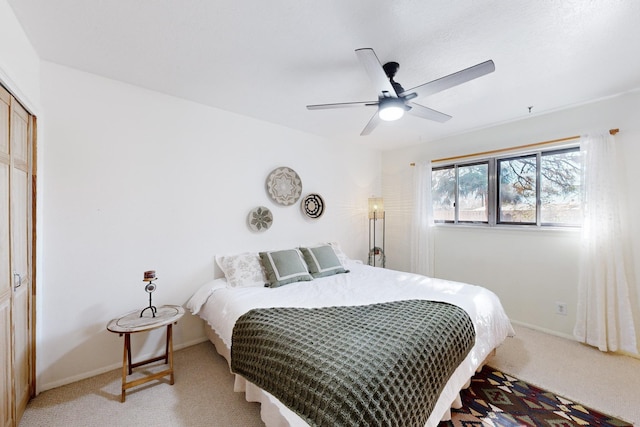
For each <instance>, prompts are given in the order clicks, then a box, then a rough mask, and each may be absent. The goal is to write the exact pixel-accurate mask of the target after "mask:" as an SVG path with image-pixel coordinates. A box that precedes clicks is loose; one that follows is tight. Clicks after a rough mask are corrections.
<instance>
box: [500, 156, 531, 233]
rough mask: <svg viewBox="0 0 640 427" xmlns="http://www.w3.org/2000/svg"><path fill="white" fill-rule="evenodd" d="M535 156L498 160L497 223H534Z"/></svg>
mask: <svg viewBox="0 0 640 427" xmlns="http://www.w3.org/2000/svg"><path fill="white" fill-rule="evenodd" d="M536 169H537V168H536V156H535V155H532V156H522V157H516V158H510V159H501V160H498V182H499V185H498V212H499V217H498V222H501V223H521V224H535V223H536Z"/></svg>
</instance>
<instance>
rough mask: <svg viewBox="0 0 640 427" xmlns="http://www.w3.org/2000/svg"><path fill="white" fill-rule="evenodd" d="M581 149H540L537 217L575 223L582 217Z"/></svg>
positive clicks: (560, 222) (578, 223)
mask: <svg viewBox="0 0 640 427" xmlns="http://www.w3.org/2000/svg"><path fill="white" fill-rule="evenodd" d="M580 178H581V171H580V151H579V150H578V149H577V148H575V149H568V150H560V151H552V152H546V153H542V156H541V160H540V221H541V222H542V223H543V224H551V225H553V224H562V225H573V226H577V225H580V224H581V221H582V203H581V188H580Z"/></svg>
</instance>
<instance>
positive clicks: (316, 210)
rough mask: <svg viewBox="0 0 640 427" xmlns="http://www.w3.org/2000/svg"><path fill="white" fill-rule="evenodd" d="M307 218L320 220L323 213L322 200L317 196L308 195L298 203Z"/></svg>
mask: <svg viewBox="0 0 640 427" xmlns="http://www.w3.org/2000/svg"><path fill="white" fill-rule="evenodd" d="M300 205H301V206H302V210H303V211H304V213H305V214H306V215H307V216H308V217H309V218H320V217H321V216H322V214H323V213H324V200H322V197H320V195H319V194H309V195H308V196H306V197H305V198H303V199H302V202H301V203H300Z"/></svg>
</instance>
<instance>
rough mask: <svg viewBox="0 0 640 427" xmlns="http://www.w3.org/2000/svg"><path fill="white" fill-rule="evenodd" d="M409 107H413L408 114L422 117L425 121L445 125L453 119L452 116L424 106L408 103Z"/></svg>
mask: <svg viewBox="0 0 640 427" xmlns="http://www.w3.org/2000/svg"><path fill="white" fill-rule="evenodd" d="M407 105H408V106H409V107H411V109H410V110H408V111H407V112H408V113H409V114H413V115H414V116H418V117H422V118H423V119H428V120H433V121H436V122H440V123H444V122H446V121H447V120H449V119H450V118H451V116H450V115H448V114H445V113H441V112H440V111H436V110H432V109H431V108H429V107H425V106H424V105H420V104H415V103H413V102H408V103H407Z"/></svg>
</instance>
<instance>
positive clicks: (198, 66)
mask: <svg viewBox="0 0 640 427" xmlns="http://www.w3.org/2000/svg"><path fill="white" fill-rule="evenodd" d="M8 1H9V4H10V5H11V6H12V8H13V9H14V11H15V13H16V15H17V17H18V19H19V20H20V22H21V23H22V25H23V27H24V29H25V31H26V33H27V35H28V37H29V38H30V40H31V42H32V43H33V45H34V47H35V49H36V50H37V52H38V54H39V55H40V56H41V58H43V59H45V60H48V61H51V62H55V63H58V64H63V65H66V66H70V67H73V68H77V69H80V70H84V71H88V72H91V73H95V74H99V75H102V76H105V77H109V78H113V79H116V80H121V81H123V82H127V83H131V84H134V85H138V86H142V87H145V88H149V89H153V90H156V91H159V92H163V93H166V94H171V95H175V96H178V97H181V98H186V99H190V100H193V101H196V102H199V103H202V104H206V105H211V106H214V107H218V108H222V109H225V110H229V111H233V112H236V113H240V114H243V115H246V116H251V117H255V118H258V119H262V120H265V121H268V122H273V123H277V124H281V125H284V126H287V127H290V128H295V129H300V130H302V131H305V132H310V133H313V134H317V135H322V136H325V137H328V138H334V139H339V140H341V141H345V142H347V143H357V144H367V145H369V146H371V147H375V148H380V149H391V148H395V147H400V146H405V145H412V144H416V143H419V142H422V141H432V140H437V139H440V138H443V137H445V136H448V135H452V134H457V133H461V132H465V131H469V130H472V129H477V128H481V127H485V126H489V125H492V124H496V123H501V122H504V121H510V120H514V119H518V118H522V117H525V116H527V115H528V114H530V113H529V112H528V107H529V106H533V112H532V113H531V114H540V113H544V112H547V111H551V110H556V109H561V108H566V107H569V106H571V105H575V104H580V103H584V102H588V101H591V100H595V99H599V98H602V97H606V96H610V95H614V94H618V93H623V92H626V91H629V90H633V89H636V88H639V87H640V1H637V0H609V1H602V0H595V1H593V0H573V1H570V0H540V1H538V0H536V1H531V0H494V1H490V0H482V1H481V0H467V1H458V0H429V1H427V0H395V1H392V0H322V1H318V0H294V1H292V0H288V1H287V0H269V1H265V0H242V1H239V0H224V1H220V0H131V1H126V0H56V1H51V0H8ZM362 47H370V48H373V49H374V50H375V51H376V53H377V55H378V57H379V58H380V61H381V62H382V63H384V62H387V61H397V62H399V63H400V70H399V72H398V74H397V75H396V80H397V81H398V82H400V83H401V84H402V85H403V86H404V87H405V88H411V87H414V86H417V85H419V84H422V83H425V82H428V81H431V80H434V79H436V78H439V77H442V76H444V75H447V74H451V73H453V72H456V71H458V70H460V69H462V68H466V67H469V66H471V65H475V64H477V63H479V62H482V61H485V60H487V59H492V60H493V61H494V62H495V65H496V71H495V72H494V73H492V74H489V75H487V76H484V77H481V78H479V79H477V80H473V81H471V82H468V83H465V84H463V85H460V86H457V87H455V88H452V89H449V90H447V91H445V92H441V93H439V94H436V95H432V96H430V97H426V98H423V97H419V98H417V99H415V100H414V101H415V102H417V103H420V104H423V105H426V106H428V107H430V108H433V109H436V110H439V111H442V112H445V113H447V114H449V115H452V116H453V119H451V120H449V121H448V122H446V123H437V122H431V121H428V120H424V119H420V118H416V117H413V116H405V117H404V118H402V119H401V120H399V121H397V122H393V123H384V124H383V125H382V126H380V127H378V128H377V129H376V130H374V132H373V133H372V134H371V135H369V136H366V137H361V136H359V134H360V131H361V130H362V128H363V127H364V126H365V125H366V123H367V122H368V120H369V118H370V116H371V115H372V114H373V110H371V109H370V108H358V109H339V110H322V111H309V110H307V109H306V108H305V106H306V105H307V104H320V103H333V102H348V101H368V100H376V98H377V93H376V91H375V89H374V88H373V86H372V84H371V82H370V80H369V78H368V76H367V74H366V73H365V70H364V69H363V68H362V67H361V65H360V63H359V62H358V60H357V57H356V55H355V53H354V50H355V49H357V48H362Z"/></svg>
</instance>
